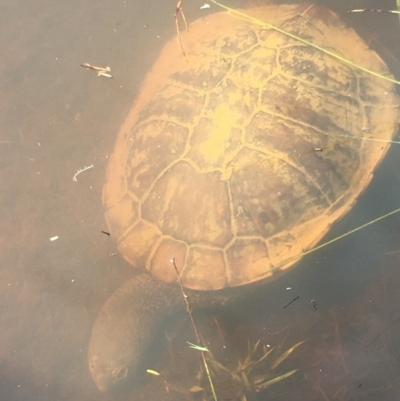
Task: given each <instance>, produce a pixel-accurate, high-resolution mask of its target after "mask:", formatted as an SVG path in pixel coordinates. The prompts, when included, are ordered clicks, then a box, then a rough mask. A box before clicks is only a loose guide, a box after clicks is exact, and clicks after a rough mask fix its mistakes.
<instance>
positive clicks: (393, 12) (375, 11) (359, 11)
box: [348, 8, 400, 14]
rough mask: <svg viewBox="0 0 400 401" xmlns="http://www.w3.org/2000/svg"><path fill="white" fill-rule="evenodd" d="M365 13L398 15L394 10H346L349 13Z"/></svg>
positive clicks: (398, 12) (399, 12)
mask: <svg viewBox="0 0 400 401" xmlns="http://www.w3.org/2000/svg"><path fill="white" fill-rule="evenodd" d="M365 11H370V12H374V13H391V14H400V11H395V10H377V9H372V8H358V9H355V10H348V12H349V13H363V12H365Z"/></svg>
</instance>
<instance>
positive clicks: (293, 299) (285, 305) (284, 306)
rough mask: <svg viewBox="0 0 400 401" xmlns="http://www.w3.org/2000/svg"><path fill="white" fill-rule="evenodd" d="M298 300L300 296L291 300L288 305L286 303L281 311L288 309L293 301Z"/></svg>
mask: <svg viewBox="0 0 400 401" xmlns="http://www.w3.org/2000/svg"><path fill="white" fill-rule="evenodd" d="M299 298H300V295H297V297H296V298H293V299H292V300H291V301H290V302H289V303H287V304H286V305H285V306H284V307H283V309H285V308H286V307H288V306H289V305H290V304H292V303H293V302H294V301H296V300H298V299H299Z"/></svg>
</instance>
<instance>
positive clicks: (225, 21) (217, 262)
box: [103, 4, 398, 290]
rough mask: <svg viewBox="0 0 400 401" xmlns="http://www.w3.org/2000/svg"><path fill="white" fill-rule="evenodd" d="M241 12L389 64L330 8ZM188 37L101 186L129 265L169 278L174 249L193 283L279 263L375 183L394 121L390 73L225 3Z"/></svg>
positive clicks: (150, 79) (167, 63) (133, 116)
mask: <svg viewBox="0 0 400 401" xmlns="http://www.w3.org/2000/svg"><path fill="white" fill-rule="evenodd" d="M244 12H245V13H246V14H247V15H252V16H254V17H256V18H257V19H258V20H260V21H263V22H266V23H273V24H274V25H275V26H278V27H280V28H281V29H284V30H285V31H288V32H291V33H293V34H295V35H298V36H300V37H302V38H304V39H306V40H308V41H311V42H313V43H315V44H316V45H318V46H321V47H323V48H325V49H329V50H330V51H332V52H334V53H337V54H340V55H342V56H343V57H345V58H346V59H348V60H350V61H352V62H354V63H356V64H359V65H362V66H363V67H365V68H367V69H369V70H372V71H375V72H378V73H380V74H383V75H386V76H390V73H389V71H388V69H387V67H386V65H385V64H384V62H383V61H382V60H381V59H380V57H379V56H378V55H377V54H376V53H375V52H373V51H372V50H370V49H369V48H368V47H367V45H366V44H365V42H364V41H363V40H362V39H361V38H360V37H359V36H358V35H357V34H356V33H355V32H354V31H353V30H352V29H349V28H346V27H344V26H343V24H342V23H341V21H340V20H339V18H338V17H337V16H336V14H334V13H333V12H331V11H329V10H326V9H322V8H319V7H316V6H312V5H307V4H302V5H281V6H269V7H263V8H258V9H251V10H246V11H244ZM182 39H183V43H184V45H185V49H186V52H187V61H186V60H185V58H184V57H183V55H182V53H181V49H180V47H179V45H178V42H177V40H176V38H174V39H172V40H171V41H170V42H169V43H168V44H167V45H166V46H165V48H164V50H163V51H162V53H161V55H160V57H159V58H158V60H157V61H156V63H155V65H154V67H153V69H152V71H151V72H150V73H149V74H148V76H147V77H146V80H145V83H144V85H143V87H142V91H141V94H140V96H139V97H138V99H137V100H136V102H135V103H134V105H133V107H132V109H131V111H130V113H129V115H128V117H127V119H126V121H125V123H124V124H123V126H122V128H121V130H120V132H119V135H118V139H117V143H116V147H115V150H114V153H113V154H112V156H111V160H110V165H109V169H108V175H107V182H106V184H105V187H104V193H103V202H104V205H105V208H106V219H107V222H108V224H109V227H110V230H111V232H112V234H113V235H114V236H115V237H116V238H117V241H118V248H119V250H120V252H121V253H122V254H123V256H124V257H125V258H126V259H127V260H128V261H129V262H130V263H131V264H132V265H134V266H137V267H141V268H143V269H147V270H148V271H150V272H151V273H152V274H153V275H154V276H155V277H157V278H159V279H161V280H163V281H166V282H172V281H176V278H177V277H176V273H175V271H174V268H173V266H172V263H171V258H174V259H175V261H176V265H177V267H178V269H179V271H180V275H181V277H182V280H183V283H184V285H185V286H186V287H188V288H192V289H198V290H211V289H221V288H225V287H230V286H240V285H244V284H248V283H250V282H255V281H258V280H261V279H266V278H273V277H276V276H277V273H279V272H282V271H283V270H285V269H287V268H288V267H290V266H292V265H294V264H295V263H296V262H297V261H298V258H297V259H296V258H295V257H296V256H298V255H299V254H301V253H302V252H304V251H305V250H308V249H310V248H311V247H313V246H314V245H315V244H316V243H317V242H318V241H319V240H320V239H321V238H322V236H323V235H324V234H325V233H326V232H327V231H328V229H329V227H330V226H331V224H332V223H333V222H334V221H336V220H337V219H339V218H340V217H341V216H343V215H344V214H345V213H346V212H347V211H348V210H349V209H350V208H351V206H352V205H353V204H354V202H355V200H356V198H357V197H358V195H359V194H360V193H361V192H362V191H363V190H364V188H366V186H367V185H368V183H369V181H370V180H371V177H372V173H373V171H374V170H375V168H376V166H377V164H378V163H379V162H380V160H381V159H382V157H383V156H384V155H385V153H386V151H387V149H388V146H389V144H388V142H387V141H390V140H391V139H392V137H393V135H394V133H395V123H396V121H397V118H398V99H397V97H396V95H395V94H394V88H393V84H392V83H390V82H388V81H385V80H383V79H381V78H378V77H375V76H372V75H370V74H368V73H366V72H363V71H361V70H359V69H357V68H354V67H352V66H350V65H349V64H346V63H343V62H341V61H339V60H337V59H335V58H334V57H331V56H329V55H327V54H325V53H323V52H322V51H320V50H318V49H316V48H314V47H312V46H309V45H307V44H304V43H302V42H299V41H297V40H295V39H293V38H290V37H288V36H286V35H285V34H282V33H279V32H277V31H276V30H273V29H269V27H268V26H266V25H264V26H262V25H260V24H257V23H255V22H251V21H246V20H244V19H243V18H237V17H234V16H232V15H229V14H228V13H217V14H213V15H210V16H206V17H204V18H201V19H199V20H197V21H195V22H193V23H192V24H190V27H189V30H188V32H185V33H182ZM371 130H372V132H368V131H371ZM363 137H368V138H371V137H373V138H374V139H375V140H378V141H375V140H374V141H372V140H367V139H363ZM380 140H381V141H380Z"/></svg>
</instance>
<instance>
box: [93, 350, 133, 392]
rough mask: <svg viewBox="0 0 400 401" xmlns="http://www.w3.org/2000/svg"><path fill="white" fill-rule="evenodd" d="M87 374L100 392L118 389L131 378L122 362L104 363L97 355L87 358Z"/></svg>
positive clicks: (127, 368)
mask: <svg viewBox="0 0 400 401" xmlns="http://www.w3.org/2000/svg"><path fill="white" fill-rule="evenodd" d="M88 362H89V372H90V376H91V377H92V379H93V381H94V382H95V384H96V386H97V388H98V389H99V390H100V391H109V390H112V389H115V388H117V387H120V386H121V385H123V383H124V382H125V381H126V380H127V378H128V377H130V376H131V374H130V373H131V370H130V368H129V366H128V365H127V364H125V363H123V362H121V363H119V362H116V361H110V360H109V361H105V360H103V358H101V357H100V358H99V355H91V357H90V358H89V361H88Z"/></svg>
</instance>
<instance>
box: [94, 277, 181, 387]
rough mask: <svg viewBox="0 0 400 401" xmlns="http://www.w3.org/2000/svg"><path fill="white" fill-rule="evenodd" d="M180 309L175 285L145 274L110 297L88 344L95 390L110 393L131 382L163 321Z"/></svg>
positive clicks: (135, 278)
mask: <svg viewBox="0 0 400 401" xmlns="http://www.w3.org/2000/svg"><path fill="white" fill-rule="evenodd" d="M184 308H185V303H184V300H183V297H182V293H181V291H180V289H179V287H178V286H177V285H173V284H167V283H164V282H161V281H159V280H156V279H155V278H153V277H151V276H150V275H149V274H140V275H138V276H136V277H134V278H132V279H131V280H129V281H128V282H126V283H125V284H123V285H122V286H121V287H120V288H119V289H118V290H117V291H116V292H115V293H114V294H113V295H111V297H110V298H109V299H108V300H107V301H106V303H105V304H104V306H103V307H102V309H101V310H100V312H99V315H98V316H97V319H96V321H95V323H94V326H93V329H92V333H91V338H90V342H89V350H88V364H89V371H90V374H91V377H92V379H93V380H94V382H95V383H96V385H97V387H98V389H99V390H101V391H105V390H110V389H112V388H114V387H117V386H118V387H119V385H121V384H122V383H123V382H126V381H127V380H128V379H129V380H131V379H132V378H134V377H135V376H136V375H137V373H138V368H139V366H140V365H141V363H142V362H143V359H144V355H145V354H146V351H147V350H148V348H149V347H150V345H151V343H152V342H153V341H154V339H155V336H156V334H157V333H158V331H159V328H160V326H161V325H162V323H163V322H164V321H165V319H166V317H168V316H170V315H171V314H173V313H175V312H177V311H179V310H184Z"/></svg>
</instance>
